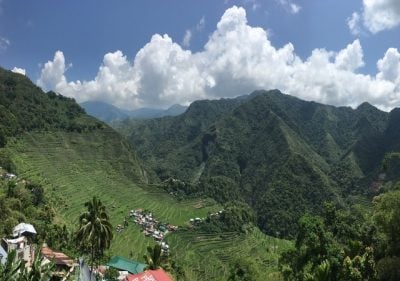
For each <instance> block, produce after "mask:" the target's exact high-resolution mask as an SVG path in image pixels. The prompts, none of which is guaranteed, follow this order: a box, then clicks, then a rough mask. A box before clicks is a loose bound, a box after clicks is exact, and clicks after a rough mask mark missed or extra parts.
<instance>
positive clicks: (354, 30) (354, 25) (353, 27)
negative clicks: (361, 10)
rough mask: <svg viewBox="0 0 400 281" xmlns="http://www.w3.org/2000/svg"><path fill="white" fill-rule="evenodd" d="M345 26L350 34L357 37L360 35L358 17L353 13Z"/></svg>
mask: <svg viewBox="0 0 400 281" xmlns="http://www.w3.org/2000/svg"><path fill="white" fill-rule="evenodd" d="M347 26H348V27H349V29H350V32H351V34H353V35H355V36H357V35H359V34H360V33H361V28H360V15H359V14H358V13H356V12H354V13H353V14H352V15H351V17H350V18H348V19H347Z"/></svg>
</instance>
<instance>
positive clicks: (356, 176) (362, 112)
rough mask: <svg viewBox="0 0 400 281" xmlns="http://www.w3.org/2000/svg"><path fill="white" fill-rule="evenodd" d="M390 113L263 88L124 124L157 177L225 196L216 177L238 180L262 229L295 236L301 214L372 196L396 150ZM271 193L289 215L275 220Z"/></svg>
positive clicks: (394, 114) (193, 104)
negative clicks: (372, 185) (372, 186)
mask: <svg viewBox="0 0 400 281" xmlns="http://www.w3.org/2000/svg"><path fill="white" fill-rule="evenodd" d="M392 112H393V113H392ZM392 112H391V113H387V112H383V111H380V110H379V109H377V108H375V107H374V106H372V105H370V104H368V103H363V104H361V105H360V106H359V107H358V108H356V109H352V108H350V107H335V106H331V105H324V104H320V103H316V102H308V101H303V100H301V99H299V98H296V97H292V96H289V95H286V94H282V93H281V92H280V91H278V90H271V91H262V90H259V91H255V92H253V93H251V94H250V95H246V96H242V97H239V98H235V99H221V100H213V101H210V100H204V101H196V102H193V103H192V104H191V105H190V106H189V108H188V109H187V111H186V112H185V113H183V114H182V115H180V116H178V117H168V118H159V119H150V120H143V121H140V120H139V121H137V122H131V123H130V122H129V121H128V122H126V123H124V125H123V126H122V127H123V129H122V130H123V132H124V133H125V134H126V135H127V136H128V137H129V139H130V141H131V142H132V144H134V145H135V147H136V148H137V151H138V154H139V156H140V157H141V158H142V159H143V160H144V162H145V163H146V165H147V166H148V167H149V168H151V169H152V170H154V171H155V174H156V177H155V178H154V180H156V181H157V180H161V181H162V180H165V179H168V178H170V177H173V178H178V179H181V180H184V181H187V182H192V183H193V184H195V185H198V190H197V191H200V192H201V191H206V192H209V193H208V195H210V196H217V195H216V194H215V193H214V194H212V192H210V188H209V187H207V186H206V185H207V183H208V182H210V180H211V181H212V179H213V178H214V177H220V176H223V177H225V178H226V179H227V181H231V180H233V182H235V183H236V184H237V185H238V187H239V189H238V190H239V193H241V195H242V196H243V198H245V201H246V202H247V203H248V204H250V205H251V206H252V207H253V208H255V209H256V211H257V213H258V221H259V226H260V227H261V228H262V229H263V230H264V231H266V232H267V233H269V234H274V232H280V233H282V234H284V235H289V236H290V235H291V233H293V232H292V230H290V226H291V225H294V224H295V222H296V221H297V219H298V215H297V214H299V213H304V212H318V210H320V208H321V206H322V203H323V202H324V201H331V200H333V201H335V202H337V203H338V204H345V203H344V202H345V201H346V200H347V197H348V194H350V193H351V194H359V195H360V196H367V195H368V194H369V188H368V186H367V185H366V182H368V181H372V178H374V177H376V176H377V174H378V173H379V172H380V169H381V164H380V163H381V161H382V159H383V157H384V155H385V153H387V152H389V151H390V150H392V149H394V148H396V147H398V146H396V144H397V141H395V140H392V139H391V137H390V136H389V131H390V133H391V134H392V135H396V132H397V131H398V130H399V125H397V124H400V123H397V124H395V123H393V121H392V122H391V120H393V119H394V118H400V115H398V114H396V112H397V111H396V110H393V111H392ZM396 120H397V119H396ZM389 124H391V125H390V126H391V127H389ZM396 129H397V130H396ZM396 136H397V135H396ZM396 138H397V140H399V138H400V137H396ZM199 172H201V174H200V176H198V174H199ZM194 180H195V181H197V180H198V181H199V183H196V182H193V181H194ZM278 183H280V186H281V187H280V188H279V189H277V188H276V186H277V185H278ZM274 186H275V187H274ZM295 186H297V187H298V188H297V191H296V188H295ZM211 190H212V189H211ZM287 192H288V193H287ZM285 194H286V195H285ZM310 194H314V195H313V196H310ZM282 196H283V197H282ZM217 197H218V196H217ZM215 198H216V197H215ZM243 198H242V199H243ZM271 198H275V199H276V198H280V199H279V200H277V201H276V203H277V202H280V203H281V204H283V205H287V207H286V210H289V211H286V212H285V211H284V210H280V212H283V214H282V217H284V218H286V219H283V220H280V219H271V216H272V217H274V218H275V217H277V215H273V214H275V213H276V211H275V210H273V208H274V206H273V205H272V204H270V203H268V200H271ZM236 199H241V198H236ZM275 199H274V200H275ZM274 200H273V201H274ZM299 200H300V201H299ZM292 201H293V202H298V204H294V205H297V206H293V204H290V202H292ZM274 202H275V201H274ZM299 208H300V209H299ZM278 209H281V208H280V207H279V208H278Z"/></svg>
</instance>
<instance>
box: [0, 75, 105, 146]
mask: <svg viewBox="0 0 400 281" xmlns="http://www.w3.org/2000/svg"><path fill="white" fill-rule="evenodd" d="M104 126H105V125H104V124H103V123H101V122H98V121H96V120H95V119H94V118H92V117H89V116H87V115H86V114H85V111H84V110H83V109H82V108H81V107H80V106H79V105H78V104H77V103H76V102H75V101H74V100H73V99H70V98H66V97H64V96H61V95H58V94H56V93H54V92H48V93H47V94H44V93H43V92H42V90H41V89H40V88H39V87H37V86H34V85H33V84H32V82H31V81H30V80H29V79H28V78H26V77H25V76H23V75H19V74H15V73H12V72H11V71H7V70H4V69H2V68H0V147H2V146H4V145H5V143H6V142H7V137H9V136H15V135H17V134H18V133H21V132H26V131H32V130H50V129H60V130H66V131H78V132H81V131H87V130H93V129H98V128H102V127H104Z"/></svg>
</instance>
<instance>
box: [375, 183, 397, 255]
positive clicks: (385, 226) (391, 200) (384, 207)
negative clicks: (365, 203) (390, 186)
mask: <svg viewBox="0 0 400 281" xmlns="http://www.w3.org/2000/svg"><path fill="white" fill-rule="evenodd" d="M374 203H375V206H374V219H375V222H376V224H377V226H378V229H379V231H380V232H381V233H383V234H384V237H385V240H386V243H387V251H386V254H387V255H394V256H397V257H400V237H399V233H400V190H395V191H390V192H387V193H384V194H382V195H380V196H378V197H376V198H375V199H374Z"/></svg>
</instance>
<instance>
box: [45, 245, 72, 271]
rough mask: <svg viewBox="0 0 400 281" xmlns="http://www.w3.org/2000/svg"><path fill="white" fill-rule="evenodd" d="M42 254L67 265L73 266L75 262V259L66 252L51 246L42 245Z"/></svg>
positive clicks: (59, 263) (56, 262)
mask: <svg viewBox="0 0 400 281" xmlns="http://www.w3.org/2000/svg"><path fill="white" fill-rule="evenodd" d="M42 255H43V256H45V257H46V258H47V259H49V260H51V261H53V262H54V263H55V264H57V265H66V266H69V267H71V266H72V265H73V263H74V261H73V260H72V259H71V258H70V257H68V256H67V255H65V254H64V253H61V252H55V251H53V250H52V249H50V248H49V247H42Z"/></svg>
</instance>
